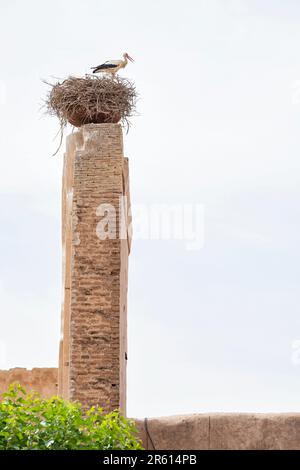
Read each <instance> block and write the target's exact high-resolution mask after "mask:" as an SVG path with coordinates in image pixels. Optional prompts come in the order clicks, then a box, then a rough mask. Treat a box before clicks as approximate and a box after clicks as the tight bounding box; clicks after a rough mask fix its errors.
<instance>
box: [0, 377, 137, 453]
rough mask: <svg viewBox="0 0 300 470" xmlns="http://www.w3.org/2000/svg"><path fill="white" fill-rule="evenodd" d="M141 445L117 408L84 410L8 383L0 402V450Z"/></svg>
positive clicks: (106, 447) (113, 447) (75, 405)
mask: <svg viewBox="0 0 300 470" xmlns="http://www.w3.org/2000/svg"><path fill="white" fill-rule="evenodd" d="M10 449H12V450H21V449H22V450H29V449H43V450H69V449H81V450H87V449H93V450H112V449H142V447H141V444H140V441H139V440H138V439H137V437H136V429H135V425H134V423H133V422H132V421H130V420H128V419H126V418H124V417H123V416H122V415H120V413H119V412H118V411H114V412H112V413H108V414H104V413H103V412H102V410H101V409H100V408H91V409H90V410H89V411H88V412H86V413H85V412H84V411H83V410H82V408H81V405H80V404H78V403H69V402H66V401H65V400H63V399H61V398H58V397H53V398H50V399H48V400H45V399H42V398H41V397H40V396H39V395H38V394H35V393H30V394H27V393H26V392H25V390H24V389H23V388H22V387H21V386H20V385H18V384H13V385H11V386H10V387H9V390H8V392H7V393H5V394H4V395H3V401H2V402H1V403H0V450H10Z"/></svg>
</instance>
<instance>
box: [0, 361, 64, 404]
mask: <svg viewBox="0 0 300 470" xmlns="http://www.w3.org/2000/svg"><path fill="white" fill-rule="evenodd" d="M57 372H58V371H57V369H56V368H35V369H31V370H28V369H23V368H21V367H16V368H14V369H10V370H0V395H1V394H2V393H3V392H6V391H7V388H8V386H9V385H10V384H11V383H14V382H17V383H19V384H21V385H22V386H23V387H24V388H25V389H26V391H28V392H29V391H35V392H38V393H40V395H41V396H42V397H44V398H50V397H52V396H53V395H57Z"/></svg>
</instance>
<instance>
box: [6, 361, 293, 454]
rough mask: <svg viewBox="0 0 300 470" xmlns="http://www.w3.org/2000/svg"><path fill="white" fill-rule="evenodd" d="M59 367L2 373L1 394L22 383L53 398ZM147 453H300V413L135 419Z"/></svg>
mask: <svg viewBox="0 0 300 470" xmlns="http://www.w3.org/2000/svg"><path fill="white" fill-rule="evenodd" d="M57 373H58V370H57V369H55V368H49V369H47V368H45V369H38V368H36V369H32V370H27V369H22V368H15V369H10V370H7V371H6V370H4V371H0V394H2V393H3V392H5V391H6V390H7V387H8V385H9V384H10V383H13V382H18V383H20V384H21V385H23V387H24V388H25V389H26V390H28V391H30V390H34V391H37V392H39V393H40V394H41V395H42V396H43V397H45V398H49V397H51V396H53V395H57ZM135 422H136V424H137V427H138V430H139V436H140V438H141V439H142V441H143V446H144V448H145V449H147V450H151V449H153V448H155V449H156V450H168V449H169V450H209V449H216V450H253V449H262V450H271V449H279V450H287V449H296V450H300V413H280V414H250V413H247V414H242V413H232V414H227V413H224V414H223V413H218V414H193V415H183V416H166V417H162V418H149V419H148V420H147V422H145V420H138V419H137V420H135Z"/></svg>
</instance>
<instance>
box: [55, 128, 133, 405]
mask: <svg viewBox="0 0 300 470" xmlns="http://www.w3.org/2000/svg"><path fill="white" fill-rule="evenodd" d="M124 195H128V199H129V183H128V160H127V159H125V158H124V156H123V140H122V129H121V126H120V125H119V124H88V125H85V126H82V128H80V130H79V131H78V132H76V133H73V134H72V135H70V136H69V137H68V142H67V152H66V155H65V165H64V177H63V253H64V260H63V264H64V270H63V272H64V278H63V283H64V301H63V309H62V332H63V339H62V341H61V345H60V373H59V392H60V393H61V394H62V396H64V397H65V398H68V399H71V400H78V401H80V402H81V403H82V404H83V406H84V407H89V406H91V405H99V406H101V407H103V408H104V409H105V410H107V411H108V410H113V409H116V408H121V409H122V410H123V412H125V409H126V355H127V322H126V317H127V265H128V254H129V250H130V240H127V239H121V237H120V236H119V235H120V233H119V222H120V218H121V213H122V212H123V205H124V201H123V199H122V196H124ZM120 201H121V202H120ZM104 205H106V206H107V207H108V208H109V207H113V208H114V209H115V215H116V220H115V223H116V226H115V227H116V228H115V232H114V233H115V236H114V237H113V238H106V239H101V238H100V237H99V233H97V227H98V224H99V222H100V220H101V218H102V217H103V216H104V213H102V214H100V213H99V207H100V206H101V207H103V206H104ZM127 205H129V201H128V202H127ZM113 218H114V214H112V215H110V213H109V220H110V221H111V220H112V219H113ZM128 222H129V219H128V220H127V223H128ZM111 226H113V224H112V225H111ZM125 232H126V233H127V228H126V230H125Z"/></svg>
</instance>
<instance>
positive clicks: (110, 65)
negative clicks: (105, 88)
mask: <svg viewBox="0 0 300 470" xmlns="http://www.w3.org/2000/svg"><path fill="white" fill-rule="evenodd" d="M128 60H130V62H134V60H133V58H132V57H130V55H129V54H127V52H124V54H123V60H107V61H106V62H104V64H101V65H97V67H92V70H93V73H110V74H111V75H112V76H113V77H114V76H115V75H116V73H117V72H118V71H119V70H120V69H123V68H124V67H126V65H127V64H128Z"/></svg>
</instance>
